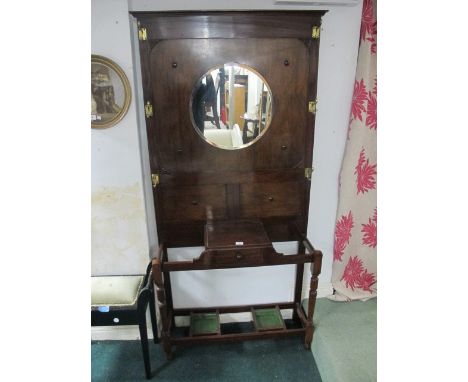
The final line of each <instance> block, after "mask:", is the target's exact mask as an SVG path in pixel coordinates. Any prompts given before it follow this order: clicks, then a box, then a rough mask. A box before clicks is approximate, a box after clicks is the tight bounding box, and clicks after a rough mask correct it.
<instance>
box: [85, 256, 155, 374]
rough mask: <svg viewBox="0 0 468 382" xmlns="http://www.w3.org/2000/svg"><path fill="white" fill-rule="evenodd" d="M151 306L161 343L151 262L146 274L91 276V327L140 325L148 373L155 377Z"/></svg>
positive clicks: (144, 359) (153, 323) (153, 325)
mask: <svg viewBox="0 0 468 382" xmlns="http://www.w3.org/2000/svg"><path fill="white" fill-rule="evenodd" d="M148 304H149V307H150V317H151V326H152V329H153V337H154V343H157V342H158V327H157V323H156V309H155V299H154V288H153V282H152V275H151V263H149V265H148V267H147V269H146V274H145V275H144V276H143V275H136V276H94V277H91V326H115V325H138V326H139V329H140V339H141V348H142V351H143V361H144V365H145V375H146V378H147V379H150V378H151V364H150V358H149V349H148V348H149V346H148V333H147V330H146V309H147V307H148Z"/></svg>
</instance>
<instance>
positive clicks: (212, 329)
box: [190, 312, 220, 336]
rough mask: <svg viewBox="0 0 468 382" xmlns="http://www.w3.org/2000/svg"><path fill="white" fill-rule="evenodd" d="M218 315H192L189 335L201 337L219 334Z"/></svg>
mask: <svg viewBox="0 0 468 382" xmlns="http://www.w3.org/2000/svg"><path fill="white" fill-rule="evenodd" d="M219 333H220V326H219V313H218V312H216V313H192V314H191V315H190V335H191V336H202V335H206V334H219Z"/></svg>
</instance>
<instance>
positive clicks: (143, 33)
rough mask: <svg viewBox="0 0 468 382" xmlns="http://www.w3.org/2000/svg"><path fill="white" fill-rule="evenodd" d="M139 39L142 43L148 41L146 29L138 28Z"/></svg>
mask: <svg viewBox="0 0 468 382" xmlns="http://www.w3.org/2000/svg"><path fill="white" fill-rule="evenodd" d="M138 39H139V40H140V41H146V40H148V34H147V33H146V28H138Z"/></svg>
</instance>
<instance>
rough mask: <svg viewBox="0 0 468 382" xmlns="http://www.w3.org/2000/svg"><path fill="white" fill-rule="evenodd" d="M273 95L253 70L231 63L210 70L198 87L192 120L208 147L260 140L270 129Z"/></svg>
mask: <svg viewBox="0 0 468 382" xmlns="http://www.w3.org/2000/svg"><path fill="white" fill-rule="evenodd" d="M272 100H273V98H272V93H271V89H270V87H269V86H268V84H267V83H266V81H265V79H264V78H263V77H262V76H261V75H260V74H259V73H258V72H256V71H255V70H254V69H253V68H251V67H249V66H247V65H242V64H237V63H228V64H224V65H220V66H217V67H215V68H213V69H210V70H209V71H208V72H207V73H205V74H204V75H203V76H202V77H201V78H200V79H199V80H198V81H197V83H196V84H195V86H194V89H193V91H192V98H191V101H190V115H191V120H192V123H193V125H194V128H195V130H196V131H197V133H198V134H199V135H200V136H201V137H202V138H203V139H204V140H205V141H206V142H208V143H209V144H211V145H213V146H215V147H218V148H221V149H226V150H237V149H242V148H244V147H246V146H249V145H251V144H253V143H254V142H256V141H258V140H259V139H260V138H261V137H262V135H263V134H264V133H265V131H266V130H267V129H268V127H269V126H270V122H271V117H272V103H273V102H272Z"/></svg>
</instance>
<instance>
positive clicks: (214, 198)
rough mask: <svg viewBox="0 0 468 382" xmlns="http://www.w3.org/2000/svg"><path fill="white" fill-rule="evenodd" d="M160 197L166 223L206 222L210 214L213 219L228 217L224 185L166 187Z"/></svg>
mask: <svg viewBox="0 0 468 382" xmlns="http://www.w3.org/2000/svg"><path fill="white" fill-rule="evenodd" d="M160 197H161V206H162V210H163V215H164V220H165V221H170V222H186V221H187V220H202V221H205V220H207V218H208V215H209V214H210V213H211V214H212V216H213V219H225V218H226V217H227V216H226V189H225V187H224V185H203V186H197V187H165V188H163V189H161V191H160Z"/></svg>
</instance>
